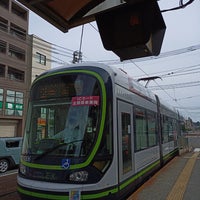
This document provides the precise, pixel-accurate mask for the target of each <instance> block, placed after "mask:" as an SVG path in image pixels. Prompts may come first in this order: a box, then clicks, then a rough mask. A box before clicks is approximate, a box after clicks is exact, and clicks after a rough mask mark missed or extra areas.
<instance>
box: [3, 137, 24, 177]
mask: <svg viewBox="0 0 200 200" xmlns="http://www.w3.org/2000/svg"><path fill="white" fill-rule="evenodd" d="M21 146H22V138H21V137H12V138H11V137H6V138H0V173H3V172H6V171H7V170H8V169H10V168H13V167H15V166H17V165H19V160H20V153H21Z"/></svg>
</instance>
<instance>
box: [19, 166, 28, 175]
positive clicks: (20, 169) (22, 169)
mask: <svg viewBox="0 0 200 200" xmlns="http://www.w3.org/2000/svg"><path fill="white" fill-rule="evenodd" d="M19 171H20V173H21V174H23V175H25V174H26V166H24V165H23V164H20V166H19Z"/></svg>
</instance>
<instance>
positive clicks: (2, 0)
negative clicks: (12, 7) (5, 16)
mask: <svg viewBox="0 0 200 200" xmlns="http://www.w3.org/2000/svg"><path fill="white" fill-rule="evenodd" d="M0 6H1V7H3V8H6V9H8V8H9V1H8V0H0Z"/></svg>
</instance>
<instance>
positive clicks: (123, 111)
mask: <svg viewBox="0 0 200 200" xmlns="http://www.w3.org/2000/svg"><path fill="white" fill-rule="evenodd" d="M118 138H119V140H118V141H119V165H118V166H119V180H120V182H121V181H123V180H125V179H126V178H127V177H129V176H130V175H131V174H134V140H133V139H134V137H133V106H132V105H131V104H128V103H125V102H121V101H119V102H118Z"/></svg>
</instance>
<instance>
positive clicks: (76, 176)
mask: <svg viewBox="0 0 200 200" xmlns="http://www.w3.org/2000/svg"><path fill="white" fill-rule="evenodd" d="M69 180H70V181H75V182H84V181H87V180H88V172H87V171H78V172H74V173H72V174H70V176H69Z"/></svg>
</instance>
